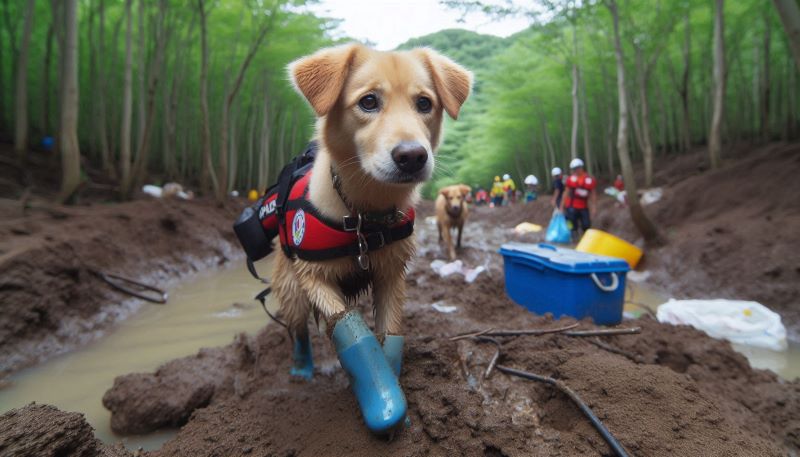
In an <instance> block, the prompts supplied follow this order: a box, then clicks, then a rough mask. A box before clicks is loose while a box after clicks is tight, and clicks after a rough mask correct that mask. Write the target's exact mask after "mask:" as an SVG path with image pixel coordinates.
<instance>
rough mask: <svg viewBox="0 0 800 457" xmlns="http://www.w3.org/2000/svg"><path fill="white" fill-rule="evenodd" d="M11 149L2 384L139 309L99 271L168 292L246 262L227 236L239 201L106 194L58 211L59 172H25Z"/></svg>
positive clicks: (4, 152) (0, 234)
mask: <svg viewBox="0 0 800 457" xmlns="http://www.w3.org/2000/svg"><path fill="white" fill-rule="evenodd" d="M9 150H10V148H8V147H4V146H2V145H0V191H2V193H0V297H2V299H0V315H1V316H2V319H0V381H1V380H2V378H3V375H4V374H7V373H8V372H11V371H13V370H17V369H19V368H22V367H24V366H27V365H30V364H33V363H36V362H39V361H41V360H43V359H46V358H48V357H51V356H53V355H56V354H60V353H63V352H66V351H69V350H71V349H73V348H75V347H77V346H80V345H82V344H85V343H86V342H88V341H91V340H92V339H95V338H97V337H99V336H100V335H102V333H103V332H104V331H107V330H108V329H109V328H110V327H111V326H113V325H114V323H116V322H119V321H120V320H122V319H124V318H126V317H127V316H129V315H130V314H131V313H133V312H135V311H136V310H137V309H138V307H139V306H141V301H138V300H129V298H130V296H128V295H125V294H123V293H120V292H118V291H116V290H114V289H113V288H111V287H109V285H108V284H106V283H104V282H103V281H101V280H100V279H99V278H98V277H97V276H96V275H95V274H93V273H92V272H93V271H99V272H103V273H110V274H117V275H121V276H124V277H128V278H132V279H135V280H139V281H143V282H145V283H149V284H154V285H158V286H160V287H162V288H167V287H168V286H169V285H170V284H171V283H174V282H175V281H176V280H177V279H179V278H181V277H183V276H185V275H186V274H190V273H192V272H196V271H199V270H205V269H208V268H213V267H214V266H216V265H218V264H220V263H224V262H227V261H228V260H230V259H233V258H239V257H241V256H242V254H241V252H240V249H239V248H238V245H234V243H237V242H236V240H235V237H234V235H233V233H232V231H231V224H232V221H233V220H234V218H235V217H236V215H237V214H238V212H239V211H240V208H241V206H242V203H241V202H226V203H225V204H224V205H223V204H218V203H216V202H214V201H211V200H196V201H176V200H154V199H149V198H146V197H144V196H141V199H139V200H136V201H133V202H129V203H122V204H120V203H116V202H115V201H114V200H113V194H110V193H109V192H108V191H107V190H106V188H105V187H102V188H101V189H100V190H97V191H87V192H85V195H86V196H85V197H84V198H83V199H82V200H81V201H80V202H79V204H77V205H74V206H61V205H56V204H54V203H52V202H53V201H54V196H55V192H56V189H55V188H54V187H53V184H52V179H51V175H52V174H53V172H54V171H57V169H55V170H52V169H51V167H52V164H51V163H50V162H47V161H42V162H41V163H38V162H37V163H33V164H29V166H28V167H26V171H25V172H24V173H23V172H21V171H20V170H19V169H18V167H16V166H14V165H13V162H11V161H10V159H9V156H10V151H9ZM32 155H33V154H32ZM31 160H34V161H35V160H36V156H35V155H33V158H32V159H31ZM40 160H42V159H40ZM48 167H50V168H48ZM48 173H49V174H48ZM0 384H1V382H0Z"/></svg>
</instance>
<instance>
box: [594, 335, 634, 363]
mask: <svg viewBox="0 0 800 457" xmlns="http://www.w3.org/2000/svg"><path fill="white" fill-rule="evenodd" d="M589 342H590V343H592V344H594V345H595V346H597V347H599V348H600V349H604V350H606V351H608V352H611V353H613V354H619V355H621V356H623V357H627V358H629V359H631V360H633V361H634V362H636V363H642V359H641V357H639V356H638V355H636V354H634V353H632V352H628V351H623V350H622V349H619V348H615V347H614V346H612V345H610V344H608V343H606V342H604V341H602V340H600V338H599V337H594V338H592V339H590V340H589Z"/></svg>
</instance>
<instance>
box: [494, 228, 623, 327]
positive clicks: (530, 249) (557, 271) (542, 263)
mask: <svg viewBox="0 0 800 457" xmlns="http://www.w3.org/2000/svg"><path fill="white" fill-rule="evenodd" d="M500 254H502V255H503V260H504V263H505V272H506V292H507V293H508V296H509V297H511V299H513V300H514V301H515V302H517V303H519V304H520V305H522V306H524V307H525V308H527V309H528V310H530V311H533V312H534V313H537V314H545V313H552V314H553V316H554V317H556V318H558V317H561V316H570V317H574V318H576V319H583V318H584V317H591V318H592V319H594V322H595V323H596V324H598V325H615V324H619V323H620V322H621V321H622V307H623V304H624V302H625V276H626V274H627V273H628V271H629V270H630V267H629V266H628V263H627V262H625V261H624V260H622V259H617V258H614V257H605V256H599V255H595V254H589V253H585V252H578V251H575V250H573V249H566V248H560V247H556V246H553V245H551V244H546V243H539V244H523V243H507V244H504V245H503V246H502V247H501V248H500Z"/></svg>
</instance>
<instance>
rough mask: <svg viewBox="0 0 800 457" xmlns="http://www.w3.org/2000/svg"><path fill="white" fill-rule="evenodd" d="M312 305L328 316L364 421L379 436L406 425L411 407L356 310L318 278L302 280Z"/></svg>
mask: <svg viewBox="0 0 800 457" xmlns="http://www.w3.org/2000/svg"><path fill="white" fill-rule="evenodd" d="M303 282H304V284H305V285H304V287H307V289H306V292H307V293H308V295H309V298H310V299H311V302H312V303H314V305H315V306H316V307H317V309H319V311H320V312H321V313H322V314H323V315H324V316H325V319H326V321H327V322H328V328H329V331H330V335H331V340H332V341H333V345H334V347H335V348H336V354H337V355H338V356H339V362H340V363H341V364H342V368H344V370H345V371H346V372H347V374H348V375H349V377H350V384H351V387H352V389H353V393H355V396H356V399H357V400H358V404H359V406H360V408H361V413H362V415H363V416H364V422H365V423H366V424H367V427H368V428H369V429H370V430H372V431H373V432H376V433H387V432H391V431H392V430H393V429H395V428H397V427H398V426H400V425H401V424H403V423H404V420H405V417H406V411H407V409H408V405H407V403H406V398H405V395H404V394H403V391H402V389H401V388H400V383H399V382H398V381H397V375H396V374H395V372H394V370H393V368H392V367H391V366H390V365H389V362H388V361H387V359H386V357H385V356H384V354H383V350H382V348H381V345H380V343H378V339H377V338H375V334H374V333H372V331H371V330H370V329H369V327H367V324H366V323H365V322H364V318H363V317H362V316H361V313H359V312H358V310H357V309H347V308H346V306H345V300H344V297H343V295H342V293H341V290H340V289H339V288H338V286H336V285H335V284H332V283H330V282H329V281H328V280H326V279H324V277H323V276H321V275H319V276H317V277H316V278H314V279H312V280H309V281H303Z"/></svg>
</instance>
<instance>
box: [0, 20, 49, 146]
mask: <svg viewBox="0 0 800 457" xmlns="http://www.w3.org/2000/svg"><path fill="white" fill-rule="evenodd" d="M51 14H52V15H53V18H52V19H51V20H50V25H49V26H48V27H47V38H46V41H45V47H44V63H43V65H42V108H41V116H42V117H41V120H40V121H39V125H40V126H41V128H42V133H44V135H52V134H53V132H51V131H50V73H51V72H50V61H51V60H52V55H53V23H54V22H55V21H56V17H55V14H56V12H55V11H51ZM0 47H2V46H0ZM0 91H1V90H0Z"/></svg>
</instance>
